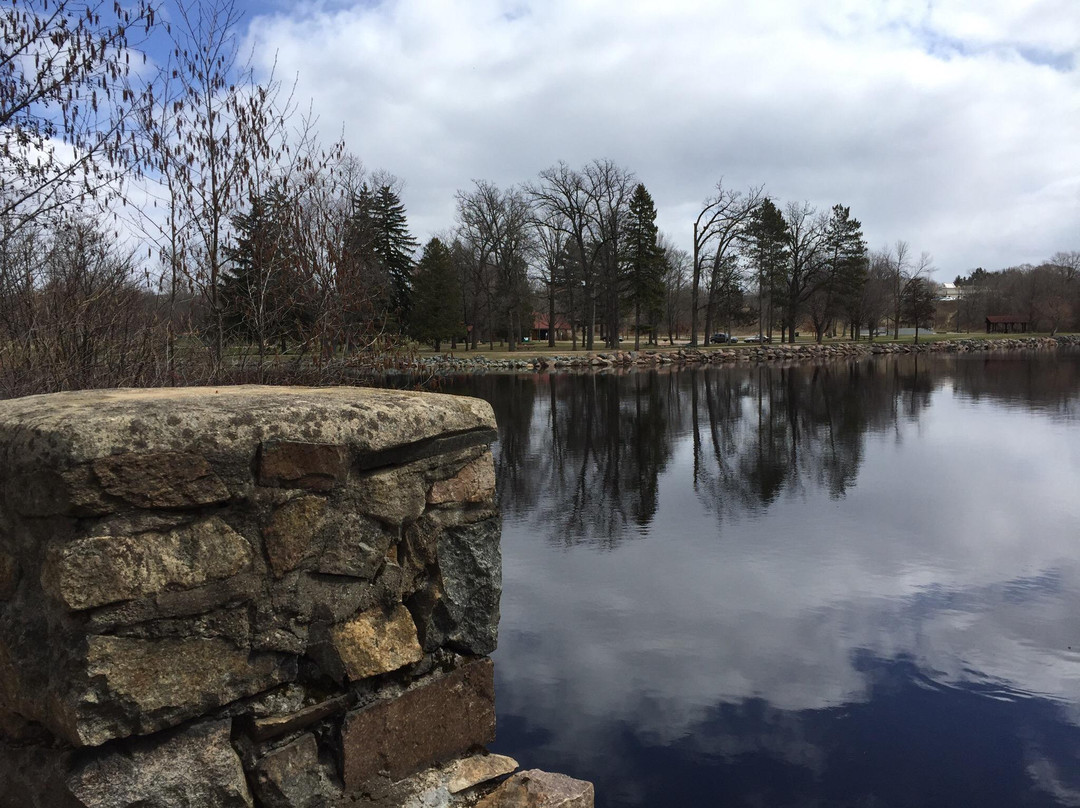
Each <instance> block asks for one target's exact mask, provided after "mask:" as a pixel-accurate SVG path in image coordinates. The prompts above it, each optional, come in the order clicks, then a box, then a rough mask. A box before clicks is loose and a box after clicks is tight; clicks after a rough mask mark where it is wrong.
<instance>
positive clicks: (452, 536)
mask: <svg viewBox="0 0 1080 808" xmlns="http://www.w3.org/2000/svg"><path fill="white" fill-rule="evenodd" d="M500 534H501V526H500V524H499V520H498V519H497V518H496V519H488V520H486V521H483V522H477V523H476V524H472V525H462V526H460V527H449V528H447V529H446V530H445V531H443V533H442V535H441V536H440V537H439V542H438V553H439V570H440V575H441V579H442V580H441V584H442V586H441V594H442V597H441V606H442V608H444V609H445V610H446V614H447V617H448V619H449V629H448V631H447V634H446V641H447V642H448V643H449V644H450V645H451V646H452V647H454V648H455V649H457V650H461V651H465V652H467V653H471V654H476V655H478V656H483V655H485V654H490V653H491V652H492V651H494V650H495V646H496V645H497V643H498V635H499V599H500V597H501V596H502V553H501V550H500V547H499V538H500Z"/></svg>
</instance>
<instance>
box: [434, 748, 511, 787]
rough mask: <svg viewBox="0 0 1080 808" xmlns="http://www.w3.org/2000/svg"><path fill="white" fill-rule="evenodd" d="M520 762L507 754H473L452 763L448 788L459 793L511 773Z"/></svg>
mask: <svg viewBox="0 0 1080 808" xmlns="http://www.w3.org/2000/svg"><path fill="white" fill-rule="evenodd" d="M517 767H518V762H517V761H516V760H514V759H513V758H512V757H506V756H505V755H473V756H472V757H467V758H462V759H461V760H458V761H455V762H454V763H452V764H450V766H449V767H448V772H447V775H448V777H447V784H446V790H447V791H449V792H450V793H451V794H457V793H459V792H462V791H465V790H467V789H470V788H474V787H475V786H478V785H480V784H481V783H487V782H489V781H490V780H494V779H495V778H496V777H502V776H503V775H507V774H510V773H511V772H513V771H515V770H516V769H517Z"/></svg>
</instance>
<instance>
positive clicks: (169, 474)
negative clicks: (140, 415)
mask: <svg viewBox="0 0 1080 808" xmlns="http://www.w3.org/2000/svg"><path fill="white" fill-rule="evenodd" d="M93 469H94V474H95V475H96V476H97V478H98V481H99V482H100V483H101V487H102V490H104V491H105V493H106V494H109V495H110V496H114V497H119V498H120V499H122V500H124V501H125V502H128V503H130V504H132V505H136V506H138V507H140V508H191V507H196V506H199V505H214V504H217V503H220V502H225V501H226V500H228V498H229V489H228V488H226V487H225V483H223V482H222V481H221V480H220V479H219V478H218V476H217V475H216V474H214V472H213V470H212V469H211V468H210V464H209V463H208V462H207V461H206V458H204V457H202V456H201V455H197V454H192V453H190V452H148V453H142V452H129V453H127V454H119V455H110V456H109V457H101V458H98V459H97V460H95V461H94V462H93Z"/></svg>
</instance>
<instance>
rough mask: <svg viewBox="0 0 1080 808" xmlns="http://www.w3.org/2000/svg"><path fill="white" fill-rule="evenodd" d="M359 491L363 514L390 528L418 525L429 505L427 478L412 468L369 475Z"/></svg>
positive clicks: (362, 482) (360, 485) (360, 483)
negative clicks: (425, 479) (392, 526)
mask: <svg viewBox="0 0 1080 808" xmlns="http://www.w3.org/2000/svg"><path fill="white" fill-rule="evenodd" d="M359 488H360V507H361V508H362V509H363V512H364V513H365V514H367V515H368V516H371V517H373V518H375V519H378V520H379V521H380V522H384V523H385V524H388V525H404V524H409V523H411V522H415V521H416V520H417V519H419V518H420V514H422V513H423V512H424V506H425V505H426V502H427V491H426V483H425V482H424V478H423V476H422V475H421V474H420V473H419V472H418V470H416V469H413V468H410V467H404V468H395V469H390V470H388V471H380V472H376V473H374V474H369V475H367V476H366V477H364V478H362V479H361V480H360V481H359Z"/></svg>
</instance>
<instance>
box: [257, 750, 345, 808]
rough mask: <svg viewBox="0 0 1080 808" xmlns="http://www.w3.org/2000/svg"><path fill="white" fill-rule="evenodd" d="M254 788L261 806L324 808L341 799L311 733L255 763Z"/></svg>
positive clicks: (273, 807) (339, 792)
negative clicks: (320, 759)
mask: <svg viewBox="0 0 1080 808" xmlns="http://www.w3.org/2000/svg"><path fill="white" fill-rule="evenodd" d="M254 788H255V795H256V796H257V797H258V799H259V805H260V806H261V808H323V806H329V805H336V804H337V802H338V800H340V798H341V789H340V788H338V787H336V786H335V785H334V784H333V783H332V782H331V780H330V778H329V776H328V775H327V772H326V769H325V767H324V766H323V765H322V764H321V762H320V761H319V747H318V744H317V743H316V741H315V736H314V735H312V734H310V733H305V734H303V735H301V736H300V737H299V738H297V739H296V740H294V741H292V742H291V743H288V744H286V745H285V746H282V747H280V748H278V749H274V750H273V751H271V752H269V753H267V754H266V755H265V756H264V757H262V758H261V759H260V760H259V762H258V763H257V764H256V765H255V778H254Z"/></svg>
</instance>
